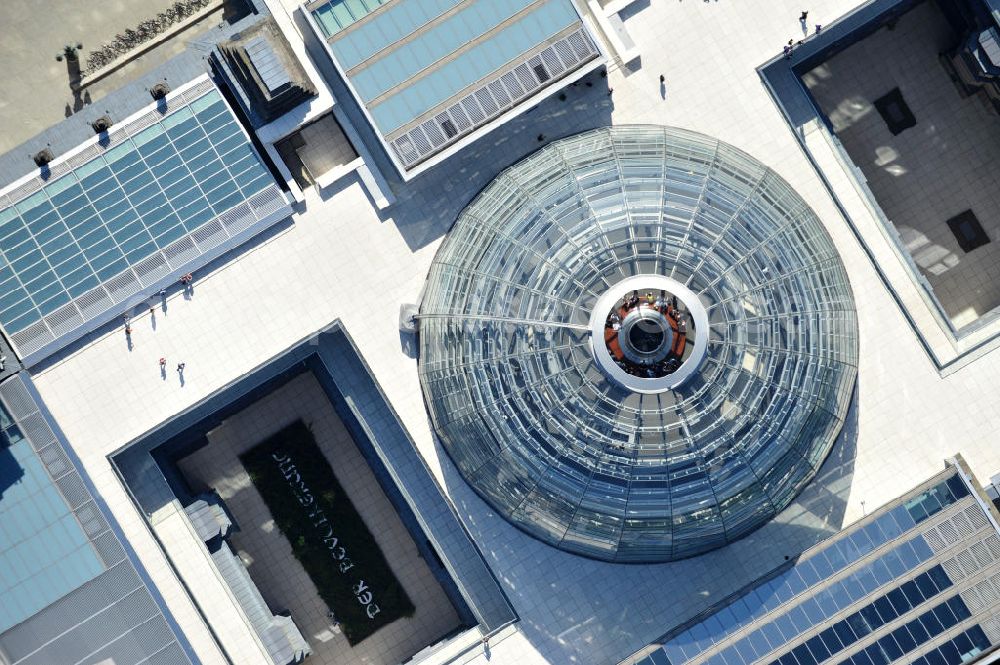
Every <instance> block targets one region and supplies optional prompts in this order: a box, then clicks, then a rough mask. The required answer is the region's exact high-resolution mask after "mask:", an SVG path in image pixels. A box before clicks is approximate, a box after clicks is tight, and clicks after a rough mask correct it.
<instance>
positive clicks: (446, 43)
mask: <svg viewBox="0 0 1000 665" xmlns="http://www.w3.org/2000/svg"><path fill="white" fill-rule="evenodd" d="M359 1H360V0H359ZM365 2H367V3H368V4H371V3H370V2H369V0H365ZM350 4H352V3H351V2H350V0H348V1H347V2H338V1H337V0H333V1H332V2H329V3H327V4H324V5H322V6H320V7H318V8H316V9H314V10H312V11H313V16H314V17H315V19H316V21H317V23H318V24H319V25H320V29H321V30H322V31H323V32H324V33H325V34H326V36H327V38H328V42H329V44H330V49H331V51H332V53H333V55H334V58H336V59H337V62H338V63H339V64H340V66H341V69H342V70H343V71H344V72H345V73H346V75H347V78H348V79H349V80H350V82H351V83H352V85H353V87H354V90H355V92H356V93H357V95H358V97H359V101H360V102H361V103H362V104H364V105H365V106H367V107H368V110H369V112H370V113H371V115H372V117H373V121H374V124H375V125H376V127H377V128H378V130H379V131H381V132H382V133H383V134H389V133H391V132H393V131H395V130H398V129H400V128H402V127H403V126H404V125H406V124H407V123H410V122H412V121H413V120H415V119H417V118H419V117H420V116H422V115H424V114H426V113H428V112H429V111H432V110H434V109H435V108H436V107H438V106H439V105H441V104H443V103H444V102H446V101H448V100H449V99H451V98H452V97H454V96H455V95H457V94H458V93H460V92H462V91H463V90H466V89H467V88H469V87H470V86H473V84H477V83H479V82H481V81H482V80H483V79H485V78H487V77H489V76H490V75H491V74H493V73H494V72H498V71H500V70H501V69H503V68H505V67H508V66H509V65H511V63H514V62H516V61H517V60H518V59H519V58H521V57H523V56H524V55H525V54H528V53H529V52H533V51H534V50H537V49H538V48H539V47H541V46H543V45H545V44H546V42H547V41H548V40H550V39H552V38H553V37H555V36H556V35H558V34H559V33H560V32H562V31H564V30H566V29H567V28H569V27H571V26H574V25H582V22H581V20H580V17H579V15H578V14H577V11H576V9H575V7H574V5H573V3H572V2H571V0H470V1H468V2H460V1H459V0H397V1H396V2H394V3H392V4H391V5H389V6H387V7H385V8H383V9H381V10H380V11H378V12H375V13H371V14H367V15H365V16H362V17H360V18H359V19H356V21H357V22H354V21H352V22H351V23H352V24H351V25H350V28H349V29H347V25H348V24H347V23H340V22H337V21H335V20H334V17H336V16H337V15H339V14H342V13H344V12H346V11H347V5H350ZM342 28H343V29H342Z"/></svg>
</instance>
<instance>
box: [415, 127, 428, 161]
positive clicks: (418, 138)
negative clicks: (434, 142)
mask: <svg viewBox="0 0 1000 665" xmlns="http://www.w3.org/2000/svg"><path fill="white" fill-rule="evenodd" d="M410 138H411V139H413V145H414V146H415V147H416V148H417V151H418V152H420V154H422V155H425V154H427V153H428V152H430V151H431V143H430V141H428V140H427V135H426V134H424V130H423V128H421V127H417V128H416V129H414V130H413V131H412V132H410Z"/></svg>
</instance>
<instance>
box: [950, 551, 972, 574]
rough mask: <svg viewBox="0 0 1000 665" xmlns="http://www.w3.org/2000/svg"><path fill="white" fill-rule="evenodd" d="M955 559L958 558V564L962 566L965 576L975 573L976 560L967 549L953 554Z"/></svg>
mask: <svg viewBox="0 0 1000 665" xmlns="http://www.w3.org/2000/svg"><path fill="white" fill-rule="evenodd" d="M955 559H957V560H958V565H960V566H961V567H962V572H964V573H965V574H966V576H969V575H975V574H976V570H977V566H976V560H975V559H974V558H973V557H972V553H970V552H969V550H962V551H961V552H959V553H958V554H956V555H955Z"/></svg>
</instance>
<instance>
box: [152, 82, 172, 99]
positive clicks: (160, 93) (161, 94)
mask: <svg viewBox="0 0 1000 665" xmlns="http://www.w3.org/2000/svg"><path fill="white" fill-rule="evenodd" d="M168 92H170V86H169V85H167V84H166V83H157V84H156V85H154V86H153V87H152V88H150V89H149V94H150V95H152V97H153V99H155V100H156V101H160V100H162V99H166V98H167V93H168Z"/></svg>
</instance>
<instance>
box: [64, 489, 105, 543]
mask: <svg viewBox="0 0 1000 665" xmlns="http://www.w3.org/2000/svg"><path fill="white" fill-rule="evenodd" d="M74 475H76V474H74ZM77 481H79V478H77ZM81 484H82V483H81ZM64 496H65V495H64ZM74 512H75V513H76V519H77V520H78V521H79V522H80V526H82V527H83V531H84V533H86V534H87V537H88V538H91V539H93V538H94V537H96V536H97V535H98V534H100V533H104V532H105V531H107V530H108V522H107V520H105V519H104V515H102V514H101V511H100V510H99V509H98V508H97V504H95V503H94V501H93V499H91V500H89V501H87V502H86V503H85V504H83V505H82V506H80V508H78V509H77V510H75V511H74Z"/></svg>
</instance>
